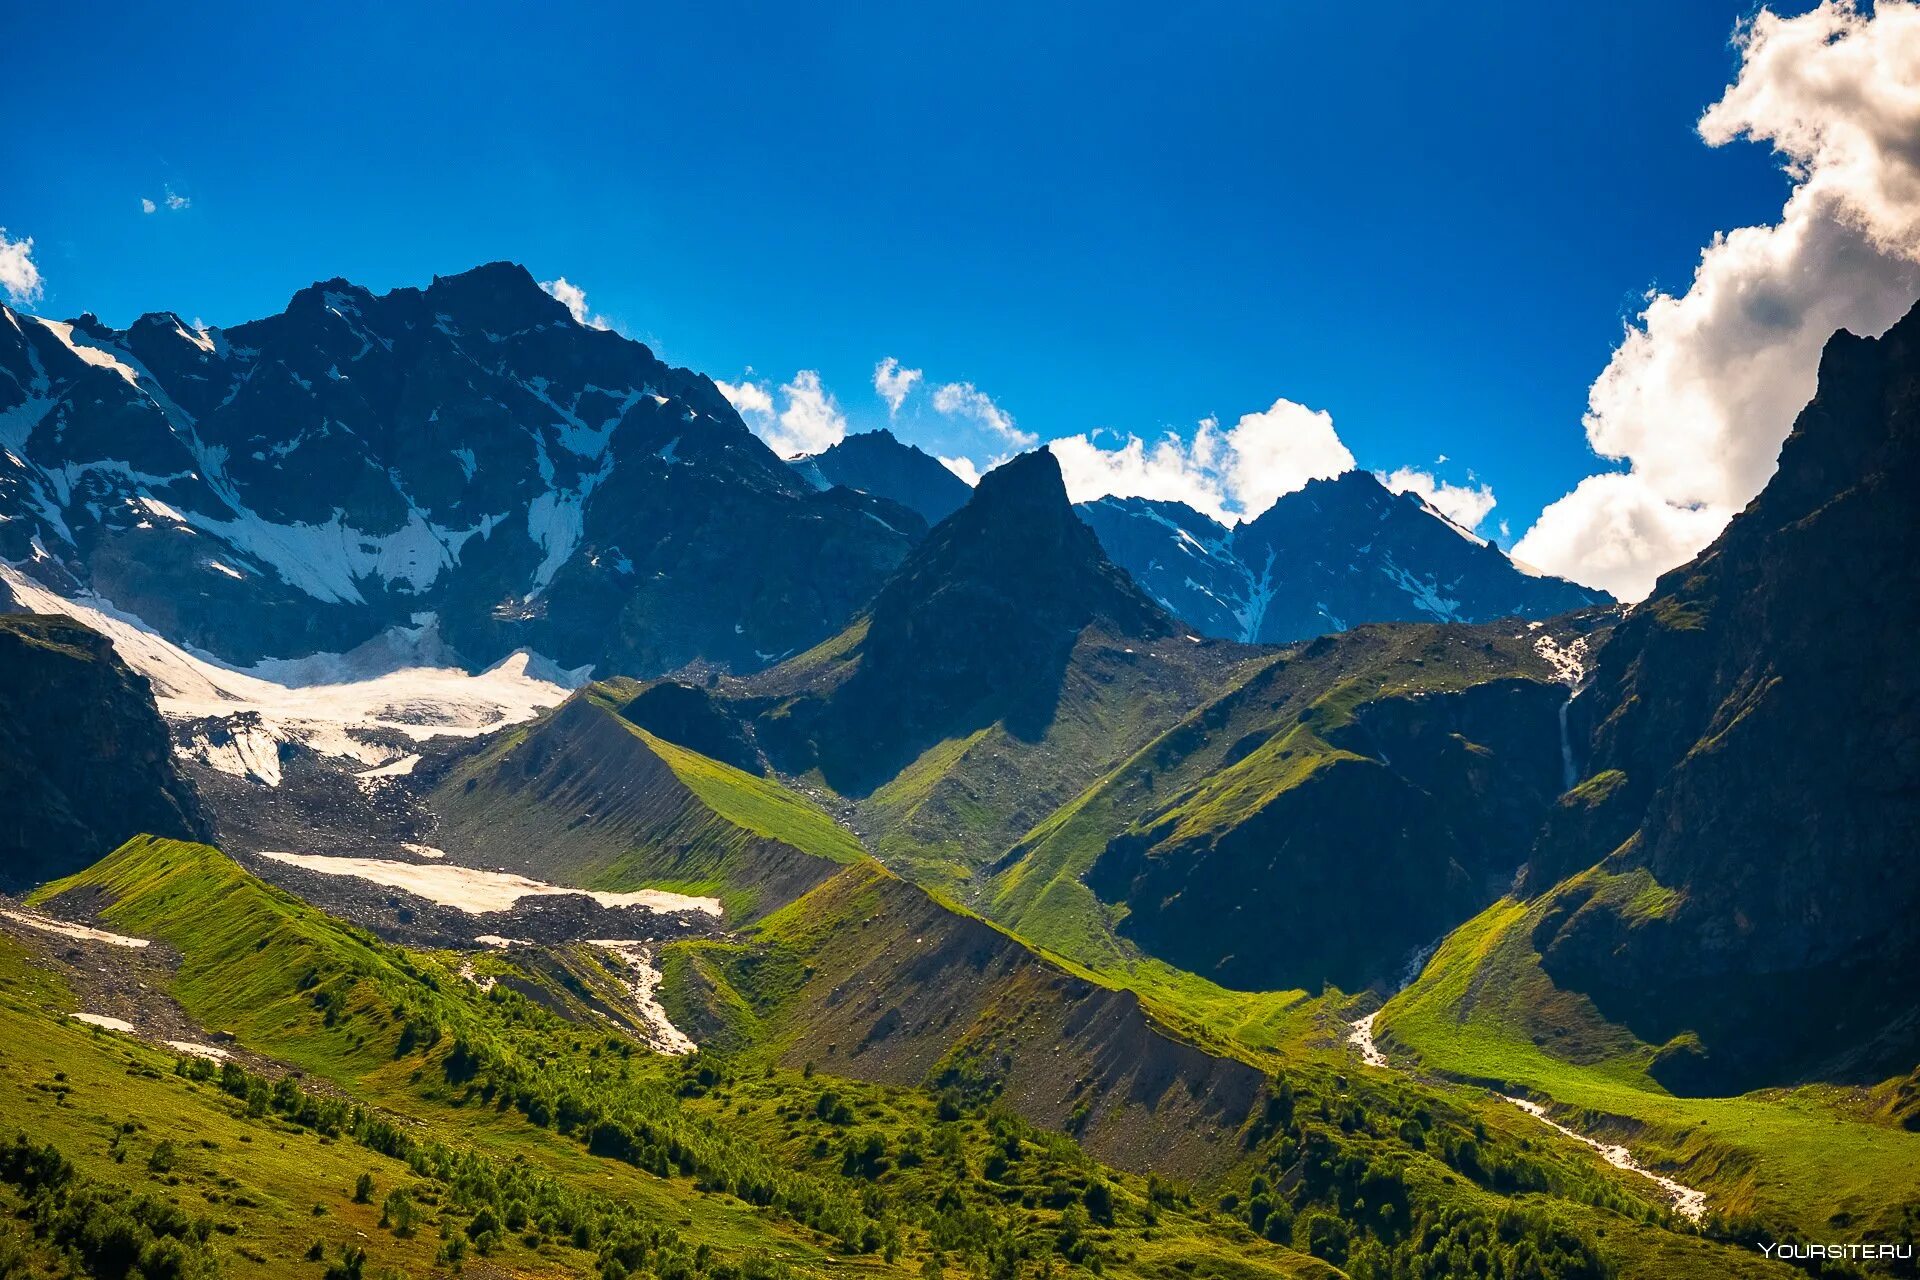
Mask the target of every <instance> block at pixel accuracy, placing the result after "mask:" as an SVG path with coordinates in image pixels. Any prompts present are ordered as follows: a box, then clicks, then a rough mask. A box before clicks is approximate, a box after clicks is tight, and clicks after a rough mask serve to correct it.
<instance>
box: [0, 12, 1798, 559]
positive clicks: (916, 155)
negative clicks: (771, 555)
mask: <svg viewBox="0 0 1920 1280" xmlns="http://www.w3.org/2000/svg"><path fill="white" fill-rule="evenodd" d="M556 7H558V8H562V9H564V12H561V13H559V14H557V15H542V16H541V17H540V18H538V19H534V18H531V17H529V16H528V14H527V12H526V10H525V8H524V7H523V6H504V5H502V6H491V5H486V4H480V5H473V6H468V7H467V8H466V9H465V10H463V11H462V12H461V13H460V14H458V15H457V16H456V15H455V14H453V12H452V11H451V10H449V9H444V8H438V9H434V10H433V11H432V12H429V10H430V8H433V7H430V6H414V5H397V6H387V7H386V9H385V11H382V10H375V9H372V8H359V7H355V8H353V9H351V10H349V11H347V12H348V15H349V16H347V17H345V18H344V19H343V18H339V17H336V16H335V15H333V14H331V13H329V14H328V15H327V17H326V18H324V19H323V18H322V17H321V16H320V15H318V14H317V13H316V14H313V15H310V16H298V17H296V16H290V12H289V11H287V10H284V9H283V8H282V7H280V6H260V5H249V6H245V7H240V6H233V5H224V4H209V5H198V6H186V7H182V6H165V7H158V6H134V5H129V6H125V7H124V8H123V9H122V10H121V11H119V12H106V11H102V10H101V9H99V8H98V7H80V8H77V9H66V10H62V9H61V8H59V7H57V6H56V7H42V8H41V9H39V10H37V11H36V12H35V14H34V18H33V22H32V24H31V25H22V26H21V27H20V28H18V29H17V30H16V32H15V33H14V35H13V36H12V37H10V42H11V46H12V47H11V48H10V51H9V59H8V62H9V79H10V90H11V91H10V93H9V95H8V96H9V98H10V100H11V103H12V106H13V111H12V115H13V120H12V122H11V125H10V127H9V128H8V129H7V130H6V131H5V133H4V136H0V165H3V166H4V167H3V168H0V172H4V173H5V175H6V182H5V184H4V187H3V188H0V225H4V226H5V227H6V228H7V229H8V233H9V234H10V235H11V236H13V237H15V238H18V237H23V236H31V237H32V238H33V240H34V250H33V257H34V260H35V262H36V263H37V266H38V268H39V271H40V274H41V276H42V279H43V281H44V295H43V296H42V297H41V298H40V299H39V300H38V301H37V303H36V304H35V306H36V308H37V309H38V310H40V311H42V312H44V313H48V314H53V315H60V316H66V315H71V314H74V313H77V312H79V311H81V310H92V311H94V312H96V313H98V314H99V315H101V316H102V317H103V318H104V319H106V320H107V321H109V322H110V323H114V324H124V323H125V322H127V321H128V320H129V319H131V318H132V317H133V316H134V315H136V314H138V313H139V312H141V311H144V310H157V309H171V310H175V311H178V312H179V313H181V314H182V315H183V316H186V317H188V318H194V317H199V318H201V319H204V320H205V321H206V322H207V323H210V324H230V323H234V322H237V321H240V320H244V319H247V318H250V317H253V316H256V315H260V314H264V313H267V312H270V311H275V310H278V309H279V308H280V307H282V306H283V305H284V304H285V302H286V300H287V298H288V297H289V295H291V294H292V292H293V291H294V290H296V289H297V288H299V287H301V286H302V285H304V284H307V283H309V282H311V281H313V280H315V279H319V278H324V277H330V276H335V275H341V276H346V277H348V278H351V279H354V280H356V281H359V282H361V283H363V284H366V285H368V286H370V287H373V288H375V289H385V288H389V287H392V286H395V285H401V284H420V283H424V282H425V281H426V279H427V278H428V277H429V276H431V275H432V274H434V273H436V272H441V273H444V272H450V271H455V270H459V269H462V268H465V267H467V266H471V265H473V264H475V263H477V262H481V261H486V260H491V259H499V258H509V259H514V260H518V261H521V262H524V263H526V264H527V265H528V266H529V267H530V268H531V269H532V270H533V271H534V273H535V274H536V275H537V276H539V277H540V278H541V279H543V280H544V279H550V278H553V277H559V276H564V277H566V278H567V279H568V280H570V281H572V282H574V283H575V284H577V285H579V286H580V287H582V288H584V289H585V290H586V294H587V303H588V306H589V307H590V308H591V310H592V311H593V312H595V313H599V314H603V315H605V316H607V317H609V318H610V319H611V321H612V322H613V323H615V324H616V325H617V326H618V327H620V328H622V329H623V330H625V331H626V332H628V333H631V334H632V335H634V336H636V337H640V338H643V339H645V340H647V341H649V342H650V343H652V344H653V345H655V346H656V348H657V349H658V350H659V351H660V352H661V353H662V354H663V355H664V356H666V357H667V358H668V359H670V360H673V361H674V362H676V363H682V364H687V365H691V366H693V367H696V368H699V369H701V370H703V371H705V372H708V373H710V374H712V375H714V376H715V377H716V378H722V379H727V380H729V381H732V382H738V381H741V380H743V378H744V377H745V376H746V371H747V370H748V369H749V368H751V369H752V370H753V371H754V374H753V377H755V378H758V379H759V380H761V381H763V382H764V383H765V384H766V385H767V386H768V389H769V390H772V391H774V392H775V394H776V395H777V388H778V386H779V385H780V384H782V383H786V382H789V381H790V380H792V379H793V378H794V377H795V375H796V374H797V373H798V372H799V371H801V370H814V371H817V372H818V375H819V379H820V382H821V384H822V385H823V387H824V388H825V389H826V391H827V392H829V393H830V394H831V395H832V396H833V397H834V398H835V400H836V402H837V404H838V406H839V407H840V409H841V410H842V412H843V413H844V416H845V418H846V419H847V421H848V423H849V425H850V426H851V428H852V429H854V430H859V429H863V428H867V427H873V426H879V425H884V424H885V423H886V422H887V421H888V418H889V413H888V409H887V406H886V405H885V404H884V403H883V402H882V400H881V399H880V398H879V397H878V396H877V395H876V394H875V391H874V388H873V386H872V375H873V369H874V365H875V362H876V361H878V360H880V359H882V358H883V357H888V356H892V357H895V358H897V359H898V360H899V361H900V362H901V363H902V364H903V365H904V366H909V367H912V368H917V369H921V370H924V371H925V377H924V380H923V382H922V383H921V384H920V385H919V386H918V387H917V388H916V390H915V394H914V395H913V396H911V397H909V399H908V400H907V401H906V402H904V403H903V405H902V409H901V413H900V415H899V418H898V422H897V423H896V427H897V429H898V430H899V432H900V434H902V435H903V436H906V437H907V438H909V439H913V440H915V441H917V442H920V443H922V444H924V445H925V446H926V447H928V448H930V449H932V450H934V451H935V452H938V453H942V454H949V455H951V454H966V455H967V456H970V457H973V458H975V459H976V460H979V461H983V462H984V461H986V460H987V459H988V458H990V457H991V456H992V455H993V454H994V453H995V452H996V448H997V447H998V446H999V445H1001V444H1003V443H1004V442H1003V441H1001V440H999V438H998V437H996V436H995V433H993V432H992V431H990V430H988V429H987V428H985V427H983V426H982V425H981V423H980V421H979V419H978V418H977V417H975V418H967V417H965V416H963V415H948V414H941V413H939V412H937V411H936V410H935V408H934V404H933V398H932V396H931V395H930V394H928V393H929V392H930V390H931V389H932V388H934V387H936V386H938V385H941V384H946V383H962V384H964V383H971V384H972V385H973V387H974V388H976V389H977V390H978V391H979V392H980V393H982V394H984V395H986V396H988V397H990V398H991V400H992V401H993V403H994V404H995V405H997V406H998V408H999V409H1000V410H1001V411H1003V412H1005V413H1006V414H1008V415H1010V416H1011V417H1012V418H1013V419H1014V420H1015V421H1016V422H1017V424H1018V430H1019V431H1021V432H1025V433H1031V434H1032V435H1034V436H1037V437H1039V438H1041V439H1052V438H1055V437H1058V436H1068V435H1076V434H1080V433H1084V432H1088V431H1091V430H1093V429H1096V428H1108V429H1113V430H1117V431H1119V432H1122V433H1132V434H1136V435H1139V436H1142V437H1146V438H1149V439H1150V438H1152V437H1154V436H1156V435H1158V434H1159V433H1161V432H1164V431H1166V430H1169V429H1171V430H1175V431H1178V432H1181V433H1186V434H1189V435H1190V434H1191V433H1192V431H1193V430H1194V427H1195V424H1196V423H1197V422H1198V421H1199V420H1200V419H1202V418H1204V417H1208V416H1213V417H1217V418H1218V419H1219V420H1220V421H1221V422H1222V423H1224V424H1229V425H1230V424H1232V423H1233V422H1234V421H1235V420H1236V419H1238V418H1239V417H1240V416H1241V415H1244V414H1250V413H1256V412H1259V411H1261V410H1264V409H1266V408H1267V407H1268V406H1270V405H1272V404H1273V403H1274V402H1275V400H1276V399H1278V398H1282V397H1284V398H1285V399H1287V400H1290V401H1295V402H1298V403H1299V404H1302V405H1305V406H1308V407H1310V408H1312V409H1315V410H1324V411H1326V412H1328V413H1330V414H1331V415H1332V420H1333V425H1334V429H1335V430H1336V431H1337V432H1338V435H1339V438H1340V440H1341V441H1343V442H1344V444H1345V446H1346V447H1347V448H1348V449H1349V450H1350V451H1351V453H1352V454H1353V456H1354V457H1355V458H1356V459H1357V461H1358V462H1359V464H1360V465H1362V466H1367V467H1372V468H1375V469H1380V470H1386V469H1391V468H1394V467H1399V466H1407V465H1412V466H1419V467H1423V468H1426V469H1428V470H1431V471H1434V472H1435V473H1436V474H1437V475H1439V476H1440V478H1442V479H1446V480H1451V481H1456V482H1461V481H1465V479H1466V477H1467V472H1468V469H1469V468H1471V469H1472V471H1473V472H1474V473H1475V475H1477V476H1478V477H1479V479H1480V480H1481V481H1482V482H1484V483H1486V484H1489V485H1491V486H1492V488H1493V489H1494V491H1495V492H1496V494H1497V495H1498V501H1499V505H1498V507H1497V508H1496V509H1495V511H1494V512H1493V514H1492V516H1491V518H1490V519H1489V520H1488V521H1487V523H1486V525H1485V528H1486V530H1487V531H1488V532H1490V533H1491V532H1494V531H1495V529H1496V527H1497V525H1498V524H1499V522H1500V521H1501V520H1502V519H1504V520H1506V521H1508V522H1509V524H1510V528H1511V529H1512V531H1513V533H1514V535H1516V536H1517V535H1518V534H1519V533H1520V532H1521V531H1522V530H1523V529H1524V528H1525V527H1527V526H1528V525H1529V524H1531V523H1532V522H1533V520H1534V518H1535V516H1536V515H1537V514H1538V512H1539V511H1540V509H1541V508H1542V507H1543V506H1544V505H1546V504H1547V503H1549V502H1551V501H1553V500H1554V499H1556V498H1558V497H1559V496H1560V495H1562V494H1564V493H1566V492H1567V491H1568V490H1569V489H1570V488H1572V487H1573V486H1574V484H1575V483H1576V482H1577V481H1579V480H1580V479H1581V478H1582V477H1583V476H1586V475H1588V474H1589V473H1591V472H1593V471H1595V470H1596V469H1601V468H1602V467H1603V466H1605V465H1607V464H1603V463H1600V462H1598V461H1597V460H1596V459H1595V457H1594V456H1593V453H1592V451H1591V450H1590V448H1589V445H1588V442H1587V439H1586V437H1585V436H1584V435H1583V432H1582V429H1581V415H1582V412H1583V410H1584V409H1585V408H1586V406H1587V395H1588V387H1589V385H1590V384H1591V383H1592V382H1593V381H1594V379H1595V377H1596V375H1598V374H1599V373H1600V372H1601V370H1602V369H1603V368H1604V367H1605V366H1606V365H1607V362H1608V358H1609V354H1610V352H1611V351H1612V349H1613V348H1614V347H1615V346H1616V345H1617V344H1618V343H1619V342H1620V338H1621V334H1622V329H1623V324H1624V322H1625V321H1626V320H1627V319H1628V318H1629V317H1631V316H1632V315H1634V314H1635V313H1636V312H1637V311H1638V310H1639V309H1640V307H1641V305H1642V298H1643V296H1644V294H1645V293H1646V291H1647V290H1648V289H1649V288H1650V287H1654V286H1658V287H1659V288H1661V289H1664V290H1666V291H1668V292H1674V293H1679V292H1684V291H1685V290H1686V289H1687V286H1688V282H1689V279H1690V277H1691V275H1692V273H1693V271H1694V268H1695V266H1696V264H1697V263H1698V262H1699V260H1700V256H1701V250H1702V247H1703V246H1704V245H1707V244H1708V243H1709V241H1710V240H1711V238H1712V237H1713V235H1714V233H1715V232H1717V231H1723V230H1727V229H1731V228H1734V227H1739V226H1744V225H1748V224H1765V223H1771V222H1774V221H1776V220H1778V219H1779V218H1780V216H1781V206H1782V202H1783V199H1784V198H1785V196H1786V194H1787V192H1788V190H1789V184H1788V181H1787V179H1786V178H1785V177H1784V176H1783V175H1782V174H1781V172H1780V168H1779V163H1778V161H1777V159H1776V158H1775V157H1773V156H1772V155H1771V154H1770V151H1769V149H1768V147H1767V146H1765V145H1755V144H1753V143H1751V142H1742V143H1737V144H1734V145H1728V146H1722V147H1718V148H1710V147H1708V146H1706V145H1705V144H1703V142H1702V141H1701V139H1700V138H1699V137H1698V136H1697V134H1696V132H1695V126H1696V123H1697V122H1698V120H1699V119H1700V116H1701V113H1702V111H1703V110H1704V109H1705V108H1706V107H1708V106H1709V105H1710V104H1712V103H1713V102H1714V101H1715V100H1716V99H1717V98H1718V97H1719V96H1720V95H1721V94H1722V92H1723V91H1724V90H1725V88H1726V86H1727V85H1728V84H1729V82H1731V81H1732V80H1733V79H1734V78H1735V76H1736V74H1737V72H1738V70H1739V61H1740V59H1739V54H1738V51H1737V50H1736V49H1735V48H1734V47H1733V46H1732V45H1730V43H1729V37H1730V35H1731V34H1732V32H1733V30H1734V25H1735V22H1736V20H1738V19H1739V18H1740V17H1741V16H1742V15H1743V14H1747V13H1749V12H1750V10H1749V9H1748V8H1745V7H1742V6H1740V5H1737V4H1731V3H1728V4H1722V3H1708V2H1693V3H1686V4H1678V5H1676V4H1673V3H1671V0H1658V2H1647V0H1628V2H1625V3H1616V4H1609V5H1594V6H1582V7H1579V8H1577V9H1569V8H1567V7H1565V6H1557V5H1538V4H1524V5H1523V4H1500V5H1491V4H1490V5H1485V6H1477V5H1462V6H1451V7H1443V6H1434V5H1428V4H1418V5H1415V4H1406V5H1385V6H1380V7H1378V8H1377V9H1375V10H1372V11H1369V12H1367V13H1366V14H1365V15H1364V16H1363V17H1356V16H1355V11H1354V10H1352V9H1351V8H1350V7H1348V6H1337V5H1296V4H1268V5H1247V6H1225V5H1206V4H1196V5H1184V6H1168V5H1152V6H1137V5H1108V6H1091V5H1088V6H1075V7H1068V6H1010V7H1005V8H1000V7H996V6H982V5H975V6H952V7H941V8H937V9H936V8H931V7H929V8H924V9H923V8H922V7H920V6H893V5H887V6H879V5H871V6H852V5H848V6H836V7H834V8H832V10H831V11H830V12H829V11H822V12H815V13H808V14H803V13H799V12H796V11H795V10H794V9H787V8H773V7H766V8H760V7H754V6H742V5H734V4H716V5H708V6H697V7H694V8H697V10H698V11H697V12H694V13H688V12H680V11H668V10H651V9H648V10H640V9H632V8H628V7H626V6H614V5H607V6H556ZM1806 7H1807V6H1806V5H1804V4H1801V5H1797V6H1779V5H1776V6H1775V8H1776V9H1777V10H1779V11H1780V12H1782V13H1792V12H1798V11H1799V10H1802V9H1805V8H1806ZM796 8H797V7H796ZM169 193H171V194H172V195H173V196H174V197H175V203H180V204H183V206H184V207H180V208H177V209H175V208H169V207H168V205H167V196H168V194H169ZM143 200H150V201H153V202H154V203H155V206H156V207H155V210H154V212H153V213H150V214H149V213H143V212H142V201H143ZM1001 451H1004V450H1003V449H1002V450H1001ZM1441 455H1445V456H1446V457H1447V459H1448V461H1447V462H1446V463H1444V464H1438V465H1436V461H1435V460H1436V459H1437V458H1438V457H1440V456H1441Z"/></svg>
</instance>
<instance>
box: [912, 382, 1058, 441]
mask: <svg viewBox="0 0 1920 1280" xmlns="http://www.w3.org/2000/svg"><path fill="white" fill-rule="evenodd" d="M933 407H934V409H936V410H937V411H938V412H940V413H943V414H945V415H946V416H947V417H949V418H969V419H971V420H973V421H974V422H977V423H979V424H980V425H981V426H983V427H985V428H987V429H988V430H989V431H992V432H993V433H994V434H996V435H998V436H1000V437H1001V438H1002V439H1004V440H1006V441H1007V442H1008V443H1010V444H1012V445H1014V446H1015V447H1017V448H1022V449H1024V448H1027V447H1028V446H1030V445H1033V444H1035V443H1036V442H1038V440H1039V438H1040V437H1038V436H1036V435H1034V434H1033V433H1032V432H1030V431H1022V430H1021V429H1020V428H1019V427H1017V426H1015V425H1014V422H1013V415H1011V414H1009V413H1008V412H1007V411H1006V410H1004V409H1002V408H1001V407H1000V406H999V405H997V404H995V403H994V402H993V397H992V396H989V395H988V394H987V393H986V392H984V391H982V390H980V389H979V388H978V387H976V386H974V385H973V384H972V383H971V382H949V383H947V384H946V385H945V386H942V387H940V388H939V389H937V390H936V391H935V392H934V393H933Z"/></svg>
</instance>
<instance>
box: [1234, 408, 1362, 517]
mask: <svg viewBox="0 0 1920 1280" xmlns="http://www.w3.org/2000/svg"><path fill="white" fill-rule="evenodd" d="M1226 444H1227V453H1228V455H1229V459H1230V461H1229V464H1228V466H1227V472H1226V476H1227V493H1228V495H1229V496H1230V497H1232V499H1233V500H1234V503H1235V505H1237V506H1238V507H1239V509H1240V510H1241V511H1242V512H1243V513H1244V514H1246V515H1247V516H1249V517H1252V516H1257V515H1259V514H1260V513H1261V512H1262V511H1265V510H1266V509H1267V508H1268V507H1270V506H1272V505H1273V503H1274V499H1276V498H1278V497H1279V496H1280V495H1281V494H1283V493H1292V492H1293V491H1294V490H1295V489H1299V488H1303V487H1305V485H1306V483H1307V481H1309V480H1326V479H1331V478H1332V477H1334V476H1337V475H1339V474H1340V473H1341V472H1343V471H1351V470H1353V455H1352V454H1351V453H1349V452H1347V446H1346V445H1344V444H1342V443H1340V437H1339V436H1337V435H1335V434H1334V431H1333V415H1332V414H1330V413H1328V412H1327V411H1326V410H1325V409H1309V408H1307V407H1306V406H1305V405H1303V404H1295V403H1294V402H1293V401H1291V400H1288V399H1285V398H1282V399H1279V400H1275V401H1274V402H1273V407H1272V408H1269V409H1267V410H1265V411H1263V412H1261V413H1249V414H1247V415H1245V416H1244V417H1242V418H1241V419H1240V421H1239V422H1238V423H1236V424H1235V425H1234V426H1233V428H1232V429H1231V430H1230V431H1228V432H1227V435H1226Z"/></svg>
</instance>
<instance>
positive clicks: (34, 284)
mask: <svg viewBox="0 0 1920 1280" xmlns="http://www.w3.org/2000/svg"><path fill="white" fill-rule="evenodd" d="M0 289H5V290H6V291H7V298H8V300H9V301H11V302H12V303H13V304H14V305H15V306H25V305H26V304H27V303H30V302H37V301H39V300H40V296H41V295H42V294H43V293H45V292H46V286H45V283H44V282H43V281H42V280H41V279H40V268H39V267H38V266H36V265H34V261H33V237H32V236H26V237H23V238H22V239H19V240H9V239H7V229H6V228H5V227H0Z"/></svg>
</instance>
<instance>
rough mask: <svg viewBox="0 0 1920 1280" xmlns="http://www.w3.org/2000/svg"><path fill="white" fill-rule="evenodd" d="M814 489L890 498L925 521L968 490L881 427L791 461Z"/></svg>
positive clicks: (941, 515)
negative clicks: (841, 487) (839, 487)
mask: <svg viewBox="0 0 1920 1280" xmlns="http://www.w3.org/2000/svg"><path fill="white" fill-rule="evenodd" d="M788 465H790V466H791V467H792V468H793V469H794V470H795V471H797V472H799V473H800V475H801V476H802V477H803V478H804V479H806V480H807V481H808V482H809V483H811V484H812V485H813V486H814V487H815V488H818V489H823V490H824V489H831V488H832V487H833V486H835V485H844V486H845V487H846V488H849V489H857V490H859V491H860V492H861V493H870V494H872V495H873V496H875V497H877V498H889V499H891V500H893V501H894V502H897V503H899V504H900V505H901V506H903V507H906V508H908V509H910V510H912V511H913V512H915V513H916V514H918V515H919V516H920V518H921V519H923V520H925V521H926V522H927V524H928V525H936V524H939V523H940V522H941V521H942V520H945V519H946V518H947V517H948V516H950V515H952V514H953V513H954V512H956V511H958V510H959V509H960V508H961V507H964V506H965V505H966V504H967V499H968V498H970V497H972V496H973V490H972V489H971V488H970V487H969V486H968V484H967V482H966V481H964V480H962V479H961V478H960V477H959V476H957V475H955V474H953V472H951V471H949V470H947V467H946V464H945V463H943V462H941V461H940V459H938V458H936V457H934V456H933V455H932V454H930V453H928V452H926V451H925V450H923V449H918V448H915V447H914V446H913V445H910V444H905V443H903V442H902V441H900V440H899V439H898V438H896V437H895V436H894V434H893V432H891V431H888V430H886V429H885V428H884V427H883V428H881V429H880V430H878V431H866V432H862V433H860V434H858V435H851V436H848V437H847V438H846V439H844V440H842V441H841V442H840V443H839V444H836V445H834V446H833V447H832V448H830V449H827V450H826V451H824V452H822V453H816V454H813V455H811V456H809V457H805V458H795V459H793V460H792V462H790V463H789V464H788Z"/></svg>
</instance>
